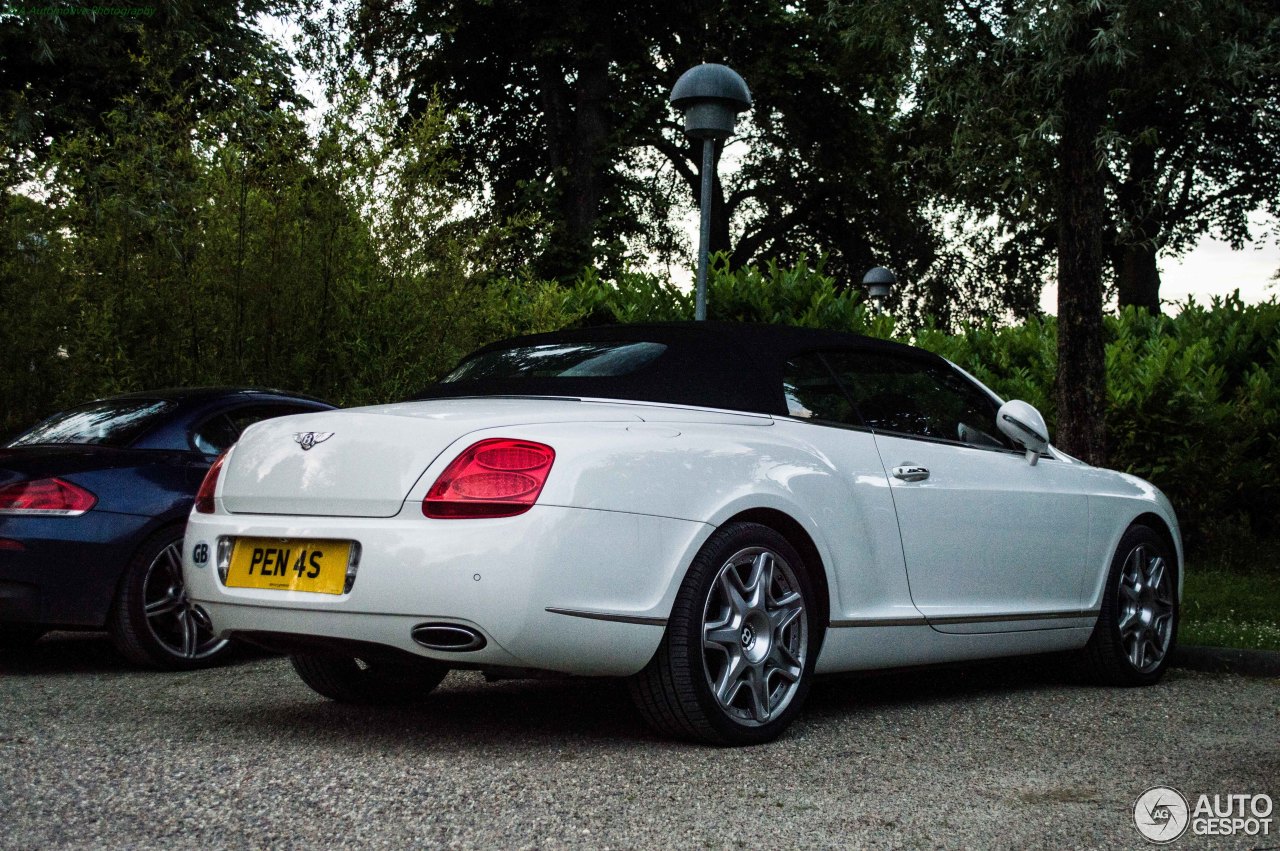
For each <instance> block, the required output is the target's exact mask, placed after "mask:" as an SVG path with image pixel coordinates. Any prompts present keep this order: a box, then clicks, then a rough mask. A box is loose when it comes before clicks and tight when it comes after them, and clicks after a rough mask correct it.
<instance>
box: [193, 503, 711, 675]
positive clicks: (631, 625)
mask: <svg viewBox="0 0 1280 851" xmlns="http://www.w3.org/2000/svg"><path fill="white" fill-rule="evenodd" d="M711 531H712V530H711V527H710V526H708V525H706V524H703V523H697V522H691V521H686V520H675V519H670V518H661V517H652V516H648V515H638V514H628V513H622V512H610V511H596V510H587V509H575V508H563V507H558V506H534V508H533V509H531V510H530V511H529V512H527V513H526V514H522V515H520V516H518V517H509V518H498V519H485V520H428V519H426V518H424V517H423V516H422V514H421V509H420V507H419V506H418V504H417V503H412V504H407V505H406V507H405V509H404V510H403V511H402V512H401V513H400V514H399V515H398V516H396V517H391V518H367V519H366V518H337V517H320V518H308V517H290V516H264V515H225V514H217V515H200V514H195V515H192V517H191V519H190V522H189V525H188V527H187V546H186V547H185V559H184V560H185V563H184V573H185V576H186V584H187V589H188V593H189V595H190V596H191V599H192V600H193V601H195V602H196V603H197V604H199V605H200V606H202V607H204V608H205V610H206V611H208V612H209V615H210V617H211V618H212V620H213V624H214V628H215V629H216V630H218V631H219V633H221V634H223V635H228V636H230V635H234V634H237V633H250V632H269V633H282V634H286V635H297V636H312V637H317V638H330V639H338V640H345V641H363V642H371V643H374V644H377V645H380V646H384V647H390V648H396V649H398V650H401V651H405V652H409V653H413V654H414V655H417V656H421V657H425V658H432V659H439V660H441V661H444V662H446V663H449V664H454V665H468V666H480V667H485V666H493V667H519V668H534V669H540V670H548V671H558V672H562V673H570V674H589V675H626V674H632V673H635V672H636V671H638V670H640V669H641V668H643V667H644V665H645V664H646V663H647V662H648V661H649V659H650V658H652V656H653V653H654V651H655V650H657V647H658V644H659V642H660V641H661V640H662V634H663V630H664V628H665V623H666V617H667V614H668V613H669V612H670V609H671V604H672V600H673V599H674V595H675V591H676V589H677V587H678V585H679V581H680V579H681V578H682V576H683V568H684V566H685V565H686V564H687V563H688V560H689V559H690V558H692V554H693V553H694V552H696V551H697V548H698V547H699V546H700V545H701V543H702V542H703V541H704V540H705V539H706V537H707V535H709V534H710V532H711ZM223 536H231V537H237V536H251V537H279V538H301V539H306V538H323V539H335V538H336V539H350V540H354V541H358V542H359V543H360V546H361V559H360V568H359V571H358V573H357V574H356V578H355V582H354V584H353V585H352V588H351V591H350V592H349V593H346V594H342V595H330V594H315V593H305V592H293V591H267V590H257V589H244V588H227V587H225V586H223V584H222V582H221V580H220V578H219V577H218V574H217V571H216V569H215V568H214V567H213V565H212V559H211V560H210V563H209V564H207V565H206V566H203V567H197V566H196V565H195V564H194V562H193V561H192V553H193V551H194V550H195V548H197V547H198V546H199V545H200V544H201V543H204V544H206V545H207V546H208V548H209V551H210V552H213V551H216V548H217V541H218V539H219V538H220V537H223ZM549 610H554V611H549ZM429 622H430V623H450V624H460V625H463V626H467V627H470V628H472V629H474V630H476V631H477V632H479V633H480V634H481V635H482V636H484V639H485V645H484V647H482V648H480V649H478V650H470V651H463V652H448V651H438V650H429V649H427V648H424V647H422V646H420V645H419V644H418V643H417V642H415V641H414V639H413V637H412V635H411V631H412V630H413V629H414V627H417V626H420V625H421V624H423V623H429Z"/></svg>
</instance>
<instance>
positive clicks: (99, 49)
mask: <svg viewBox="0 0 1280 851" xmlns="http://www.w3.org/2000/svg"><path fill="white" fill-rule="evenodd" d="M292 3H293V0H209V1H208V2H196V0H166V2H163V3H141V2H129V3H122V4H120V6H119V7H120V8H121V9H123V8H128V7H134V8H136V10H137V11H136V13H135V14H131V15H130V14H104V13H101V12H96V11H94V8H93V7H92V6H86V5H83V4H81V3H77V2H70V0H49V2H41V3H38V4H36V3H15V2H12V0H2V2H0V56H3V57H4V61H3V62H0V131H3V135H4V136H5V139H4V141H5V146H4V151H5V158H4V161H3V165H4V167H5V170H6V173H5V174H4V175H0V177H3V184H2V185H5V186H10V185H15V184H17V183H19V182H21V181H22V180H23V179H25V178H26V177H28V176H29V175H30V174H31V173H32V170H33V169H38V166H39V163H40V159H41V158H43V157H45V156H46V155H47V153H48V149H49V145H50V143H51V142H52V141H53V140H56V139H61V138H63V137H64V136H65V135H66V134H68V133H70V132H72V131H74V130H78V129H93V130H102V129H104V127H105V125H104V121H105V116H106V115H107V114H108V113H110V112H111V110H112V109H113V108H114V107H115V106H116V103H117V101H118V100H119V99H120V98H122V97H135V98H145V97H147V96H148V92H149V91H154V88H152V89H148V86H147V81H148V80H153V79H156V78H163V79H164V80H166V81H167V83H168V84H170V85H171V86H172V87H173V88H175V89H178V90H184V91H186V92H187V93H188V95H189V96H190V97H191V98H192V100H193V103H194V104H195V105H196V106H198V108H199V109H198V110H197V113H211V112H215V111H218V110H220V109H225V108H226V107H227V106H228V105H229V104H230V103H231V102H233V101H234V100H235V97H236V95H235V90H234V82H235V81H236V80H237V79H239V78H241V77H247V78H251V79H256V80H258V81H259V83H260V84H261V85H262V87H263V88H264V89H266V90H269V91H270V92H271V97H272V99H273V100H275V101H276V102H278V103H280V102H290V101H294V100H296V99H297V96H296V95H295V94H294V91H293V82H292V79H291V77H290V70H289V68H290V62H289V59H288V57H287V56H286V55H285V54H284V53H283V52H281V51H280V50H279V49H278V48H277V47H276V46H275V45H274V44H273V43H272V42H271V40H270V39H268V38H267V37H266V36H265V35H264V34H263V33H262V32H261V31H260V30H258V29H257V28H256V27H255V20H256V18H257V17H258V16H259V15H262V14H283V13H285V12H286V11H287V10H288V9H290V8H292ZM149 105H150V106H151V107H153V108H156V109H159V108H164V106H165V104H164V103H163V102H160V101H158V102H152V103H150V104H149Z"/></svg>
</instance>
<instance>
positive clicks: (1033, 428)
mask: <svg viewBox="0 0 1280 851" xmlns="http://www.w3.org/2000/svg"><path fill="white" fill-rule="evenodd" d="M996 426H997V427H998V428H999V429H1000V431H1001V432H1003V433H1004V435H1005V437H1007V438H1009V439H1010V440H1012V441H1013V442H1014V443H1016V444H1017V445H1019V446H1021V447H1022V448H1023V449H1025V450H1027V463H1028V464H1030V465H1031V466H1033V467H1034V466H1035V465H1036V462H1037V461H1039V460H1040V453H1041V452H1044V451H1045V450H1046V449H1048V448H1049V427H1048V426H1046V425H1045V424H1044V417H1042V416H1040V412H1039V411H1037V410H1036V409H1035V408H1033V407H1032V406H1031V405H1028V404H1027V403H1026V402H1023V401H1022V400H1021V399H1014V400H1013V401H1012V402H1005V403H1004V404H1003V405H1001V406H1000V410H999V411H997V412H996Z"/></svg>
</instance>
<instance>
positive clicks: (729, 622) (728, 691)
mask: <svg viewBox="0 0 1280 851" xmlns="http://www.w3.org/2000/svg"><path fill="white" fill-rule="evenodd" d="M808 652H809V618H808V615H807V613H806V612H805V600H804V597H803V595H802V594H801V593H800V583H799V581H798V580H797V579H796V575H795V572H794V571H792V569H791V566H790V565H789V564H787V562H786V560H785V559H783V558H782V556H780V555H778V554H777V553H776V552H774V551H773V550H769V549H765V548H763V547H748V548H747V549H744V550H740V551H739V552H737V553H735V554H734V555H733V556H732V557H730V558H729V560H728V561H726V562H725V563H724V565H723V566H722V567H721V568H720V571H719V573H718V574H717V575H716V578H715V580H714V581H713V582H712V583H711V590H710V592H709V593H708V594H707V602H706V605H705V606H704V608H703V615H702V657H703V669H704V671H705V674H706V678H707V684H708V685H709V686H710V687H711V693H712V695H714V696H715V699H716V702H717V703H719V704H720V708H721V709H723V710H724V711H725V712H726V713H727V714H728V715H729V716H730V717H731V718H733V719H734V720H735V721H737V722H739V723H741V724H744V725H747V726H752V727H758V726H760V725H763V724H766V723H768V722H769V721H770V720H772V719H774V718H776V717H778V715H779V714H780V713H782V712H783V710H785V709H786V708H787V705H788V704H789V703H790V702H791V699H792V698H793V697H794V696H795V694H796V691H797V689H798V688H799V685H800V678H801V675H802V674H803V672H804V668H805V661H806V658H807V656H808Z"/></svg>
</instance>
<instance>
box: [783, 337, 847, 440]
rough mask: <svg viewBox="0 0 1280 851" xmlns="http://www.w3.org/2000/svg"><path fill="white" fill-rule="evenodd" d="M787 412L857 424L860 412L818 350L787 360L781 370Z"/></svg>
mask: <svg viewBox="0 0 1280 851" xmlns="http://www.w3.org/2000/svg"><path fill="white" fill-rule="evenodd" d="M782 393H783V395H784V396H785V397H786V400H787V413H788V414H790V415H791V416H793V417H798V418H800V419H804V420H820V421H823V422H829V423H841V424H843V425H856V424H857V415H856V414H855V413H854V411H853V405H852V404H851V403H850V402H849V397H848V396H847V395H845V392H844V390H842V389H841V387H840V385H839V384H837V383H836V380H835V378H834V377H833V376H832V375H831V370H829V369H827V365H826V364H825V363H823V362H822V358H821V357H819V356H818V355H817V354H807V355H800V356H799V357H796V358H792V359H791V360H789V361H787V365H786V368H785V369H784V370H783V373H782Z"/></svg>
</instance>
